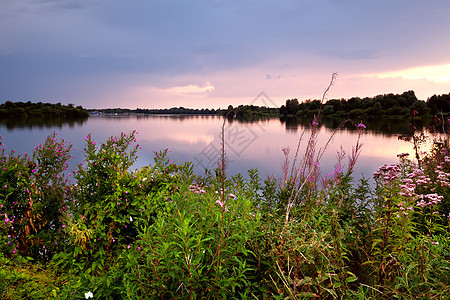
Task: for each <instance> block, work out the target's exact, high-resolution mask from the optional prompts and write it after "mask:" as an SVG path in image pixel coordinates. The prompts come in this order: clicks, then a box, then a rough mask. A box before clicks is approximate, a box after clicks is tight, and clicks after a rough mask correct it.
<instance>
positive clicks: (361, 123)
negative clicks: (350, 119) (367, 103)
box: [356, 121, 367, 129]
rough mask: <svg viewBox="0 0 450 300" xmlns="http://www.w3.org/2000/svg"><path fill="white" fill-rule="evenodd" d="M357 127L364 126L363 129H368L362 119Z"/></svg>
mask: <svg viewBox="0 0 450 300" xmlns="http://www.w3.org/2000/svg"><path fill="white" fill-rule="evenodd" d="M356 127H357V128H362V129H366V128H367V127H366V125H364V124H363V122H362V121H361V122H360V123H359V124H358V125H356Z"/></svg>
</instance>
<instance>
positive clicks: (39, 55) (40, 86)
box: [0, 0, 450, 109]
mask: <svg viewBox="0 0 450 300" xmlns="http://www.w3.org/2000/svg"><path fill="white" fill-rule="evenodd" d="M449 11H450V1H448V0H427V1H424V0H376V1H375V0H371V1H366V0H295V1H294V0H253V1H250V0H239V1H237V0H223V1H221V0H191V1H187V0H161V1H153V0H128V1H124V0H122V1H119V0H83V1H81V0H0V103H3V102H5V101H7V100H10V101H24V102H26V101H32V102H38V101H41V102H50V103H57V102H60V103H63V104H68V103H73V104H75V105H81V106H83V107H85V108H112V107H121V108H131V109H135V108H170V107H179V106H183V107H188V108H216V109H217V108H226V107H227V106H228V105H229V104H231V105H234V106H236V105H239V104H244V105H246V104H255V105H266V106H275V107H278V106H280V105H282V104H284V103H285V101H286V100H287V99H292V98H297V99H299V100H300V101H303V100H306V99H321V98H322V94H323V92H324V91H325V89H326V87H327V85H328V83H329V82H330V79H331V75H332V74H333V73H334V72H337V73H338V77H337V80H336V82H335V84H334V85H333V86H332V87H331V89H330V91H329V93H328V94H327V99H340V98H345V99H348V98H351V97H373V96H376V95H379V94H388V93H403V92H404V91H408V90H414V91H415V92H416V96H417V97H418V98H419V99H421V100H426V99H427V98H428V97H430V96H432V95H433V94H437V95H440V94H448V93H449V92H450V38H449V37H450V18H449V17H448V12H449ZM261 95H264V97H261Z"/></svg>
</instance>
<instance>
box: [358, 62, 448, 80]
mask: <svg viewBox="0 0 450 300" xmlns="http://www.w3.org/2000/svg"><path fill="white" fill-rule="evenodd" d="M365 77H378V78H403V79H407V80H416V79H426V80H429V81H432V82H436V83H443V82H450V64H442V65H431V66H422V67H415V68H407V69H403V70H396V71H390V72H382V73H376V74H369V75H365Z"/></svg>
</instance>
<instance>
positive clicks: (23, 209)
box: [0, 119, 450, 299]
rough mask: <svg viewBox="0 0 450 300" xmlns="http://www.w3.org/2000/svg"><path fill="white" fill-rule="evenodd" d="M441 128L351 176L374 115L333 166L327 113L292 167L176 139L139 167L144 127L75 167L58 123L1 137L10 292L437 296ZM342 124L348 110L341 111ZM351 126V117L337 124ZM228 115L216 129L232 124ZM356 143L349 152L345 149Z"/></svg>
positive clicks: (447, 230)
mask: <svg viewBox="0 0 450 300" xmlns="http://www.w3.org/2000/svg"><path fill="white" fill-rule="evenodd" d="M445 122H446V125H445V127H444V128H445V130H447V131H446V132H447V134H441V135H436V136H434V137H430V138H432V139H433V142H434V143H433V147H432V149H431V150H430V151H427V152H422V151H421V148H420V147H421V145H422V144H421V142H423V140H424V136H423V134H421V133H420V134H419V133H416V135H415V136H416V138H414V139H413V142H414V143H413V145H414V147H415V148H414V149H415V150H416V151H415V152H416V154H417V156H416V157H415V158H409V157H408V156H406V155H405V154H400V155H399V162H398V164H395V165H389V166H388V165H384V166H380V169H379V170H377V171H376V172H375V173H374V179H375V181H376V187H375V188H371V185H370V184H369V182H368V181H369V180H368V179H362V180H360V181H358V182H355V181H354V180H353V179H352V172H353V169H354V166H355V164H356V163H357V160H358V156H359V155H360V153H361V151H364V148H363V140H364V131H365V130H366V125H365V124H363V123H359V124H352V123H351V122H350V123H349V122H346V123H347V126H350V125H348V124H352V125H351V126H353V127H354V129H355V130H357V131H358V138H357V140H356V141H355V144H354V146H353V147H351V149H342V150H341V151H340V152H339V153H337V156H336V166H335V170H334V171H333V172H331V173H329V174H323V173H322V172H321V169H320V160H321V157H322V154H323V151H326V147H325V148H321V149H318V148H317V146H316V145H317V144H316V142H317V136H318V134H319V127H320V121H318V120H317V119H313V121H312V122H311V124H310V126H309V129H307V130H305V131H304V132H302V133H301V134H300V136H299V145H300V144H303V143H304V144H306V145H307V146H306V151H305V152H304V153H298V150H297V149H289V148H283V149H282V150H283V151H282V153H283V155H284V163H283V165H282V166H281V168H282V171H283V172H282V173H283V175H282V178H274V177H268V178H261V177H260V175H259V172H258V171H257V170H249V171H248V174H247V176H243V175H240V174H237V175H229V174H228V173H227V170H226V148H225V145H223V147H222V150H221V159H220V161H219V162H218V168H217V169H215V170H211V171H207V172H206V173H205V174H204V175H202V176H198V175H195V174H194V173H193V165H192V163H190V162H187V163H183V164H176V163H174V162H172V161H171V160H170V159H169V158H168V152H169V150H168V149H165V150H162V151H159V152H155V155H154V162H153V163H152V164H149V165H148V166H145V167H143V168H141V169H137V170H135V169H133V168H132V166H133V162H134V161H135V160H136V158H137V154H138V151H139V145H138V144H137V143H136V135H137V132H131V133H122V134H121V135H120V136H118V137H111V138H109V139H108V140H107V141H105V142H101V143H97V142H96V141H95V139H94V137H93V136H92V135H91V134H89V135H87V136H86V141H85V143H86V144H85V149H84V155H85V160H84V161H83V162H82V163H81V164H79V165H78V167H77V169H76V170H68V169H67V168H68V160H69V159H70V158H71V151H72V146H71V145H70V143H68V142H67V141H64V140H60V139H58V137H57V134H56V133H54V134H52V135H50V136H49V137H48V138H47V139H46V140H45V142H43V144H40V145H37V146H36V148H35V149H34V152H33V153H32V154H31V155H27V154H23V155H18V154H16V153H15V152H14V151H12V152H11V153H6V152H5V150H4V149H3V148H2V145H0V148H1V149H0V170H1V173H0V226H1V227H0V261H1V264H2V266H3V267H2V269H1V270H0V295H1V298H2V299H22V298H29V299H88V298H91V297H93V298H94V299H196V298H202V299H305V298H316V299H393V298H399V299H443V298H445V295H448V294H450V272H449V270H450V252H449V249H450V223H449V222H450V192H449V191H450V189H449V188H448V187H449V185H450V155H449V153H448V149H449V139H448V137H449V135H448V133H449V132H448V125H449V122H450V120H446V121H445ZM342 126H344V124H342ZM342 126H341V127H342ZM224 128H225V126H224V127H223V128H222V136H223V135H224V134H226V132H224ZM347 153H348V154H347Z"/></svg>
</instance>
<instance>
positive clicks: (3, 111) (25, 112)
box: [0, 101, 89, 119]
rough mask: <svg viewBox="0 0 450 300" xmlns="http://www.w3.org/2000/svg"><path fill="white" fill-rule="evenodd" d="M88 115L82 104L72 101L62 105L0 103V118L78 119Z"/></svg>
mask: <svg viewBox="0 0 450 300" xmlns="http://www.w3.org/2000/svg"><path fill="white" fill-rule="evenodd" d="M87 117H89V112H88V111H87V110H86V109H84V108H83V107H82V106H76V107H75V105H74V104H72V103H69V104H68V105H63V104H61V103H57V104H52V103H42V102H38V103H31V101H28V102H12V101H6V102H5V103H3V104H0V118H5V119H7V118H15V119H32V118H47V119H58V118H66V119H78V118H87Z"/></svg>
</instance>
